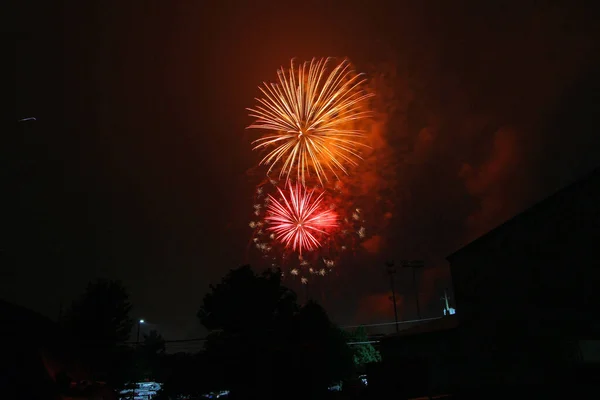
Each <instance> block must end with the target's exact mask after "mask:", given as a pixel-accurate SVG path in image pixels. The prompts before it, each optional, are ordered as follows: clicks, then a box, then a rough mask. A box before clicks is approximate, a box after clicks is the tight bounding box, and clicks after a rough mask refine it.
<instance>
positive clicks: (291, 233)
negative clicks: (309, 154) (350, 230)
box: [265, 182, 337, 254]
mask: <svg viewBox="0 0 600 400" xmlns="http://www.w3.org/2000/svg"><path fill="white" fill-rule="evenodd" d="M288 188H289V194H288V195H287V196H286V194H284V192H283V191H282V190H281V189H279V188H277V190H278V191H279V194H280V195H281V197H282V200H281V202H280V201H278V200H276V199H275V198H274V197H273V196H271V195H269V197H268V199H269V204H268V206H267V214H268V215H267V217H266V218H265V220H266V221H267V223H268V224H269V225H270V226H269V227H268V230H270V231H273V232H274V233H275V235H276V238H277V240H279V241H281V242H282V243H284V244H285V246H287V247H292V250H294V251H295V250H296V249H298V251H299V253H300V254H302V250H312V249H314V248H316V247H320V246H321V244H320V242H319V240H318V236H320V235H323V234H327V230H329V229H331V228H335V227H337V215H336V213H335V212H333V211H331V210H323V208H322V203H323V193H321V194H319V195H318V196H314V190H311V191H308V190H306V189H304V188H303V187H301V186H300V185H298V184H296V185H293V184H291V183H289V182H288Z"/></svg>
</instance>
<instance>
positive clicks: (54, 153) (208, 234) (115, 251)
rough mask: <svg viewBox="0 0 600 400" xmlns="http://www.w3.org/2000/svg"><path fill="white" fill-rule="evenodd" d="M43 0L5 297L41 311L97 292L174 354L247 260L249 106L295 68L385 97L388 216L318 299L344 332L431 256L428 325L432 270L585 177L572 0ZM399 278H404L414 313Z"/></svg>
mask: <svg viewBox="0 0 600 400" xmlns="http://www.w3.org/2000/svg"><path fill="white" fill-rule="evenodd" d="M50 3H52V2H37V3H36V2H21V3H20V7H21V10H20V11H21V13H20V15H19V17H18V19H17V25H16V26H18V27H19V32H18V35H17V40H16V78H15V94H16V107H15V110H16V115H15V116H14V122H13V121H8V122H7V125H6V126H7V127H8V128H7V130H8V131H9V132H11V134H10V135H3V136H7V137H5V138H3V145H2V158H3V161H2V163H3V164H5V162H6V164H7V167H3V168H2V169H3V171H2V173H3V182H4V184H3V189H4V190H3V192H4V193H3V197H4V198H5V199H4V200H5V201H8V202H7V203H6V204H7V205H6V206H5V207H3V210H2V214H3V216H2V222H1V225H2V243H1V244H0V254H1V257H2V262H1V265H2V266H1V269H0V271H1V276H0V297H3V298H6V299H7V300H10V301H13V302H16V303H18V304H21V305H23V306H26V307H30V308H32V309H34V310H37V311H40V312H42V313H44V314H46V315H48V316H50V317H52V318H56V317H57V315H58V312H59V305H60V304H61V301H62V302H63V303H64V304H65V305H67V304H68V303H69V302H70V301H71V300H72V299H73V298H74V297H75V296H76V295H77V294H79V293H81V292H82V291H83V290H84V287H85V284H86V283H87V282H88V281H89V280H91V279H95V278H97V277H106V278H112V279H121V280H122V281H123V282H124V283H125V284H126V286H127V287H128V288H129V290H130V292H131V300H132V302H133V303H134V306H135V309H134V317H135V318H138V317H143V318H145V319H146V320H147V321H150V322H152V323H153V324H154V325H155V326H156V327H157V328H158V329H159V330H160V331H161V332H163V334H164V336H165V337H167V338H168V339H183V338H190V337H198V336H201V335H202V334H203V331H202V329H201V328H200V326H199V323H198V321H197V319H196V317H195V314H196V311H197V310H198V308H199V306H200V304H201V300H202V297H203V295H204V293H205V292H206V289H207V287H208V284H209V283H211V282H212V283H214V282H217V281H218V280H219V279H220V278H221V277H222V276H223V275H224V274H225V273H226V271H227V270H229V269H231V268H235V267H237V266H240V265H242V264H243V263H244V262H246V260H247V250H246V249H247V245H248V241H249V239H250V235H251V230H250V229H249V227H248V222H249V220H250V217H251V212H252V207H251V206H252V196H253V190H254V186H255V185H256V182H255V181H253V180H252V179H251V178H250V177H249V175H248V173H247V171H248V170H249V169H250V168H251V167H252V166H253V165H254V164H256V163H257V162H258V160H259V154H257V153H255V152H252V151H251V147H250V141H251V140H252V138H253V134H256V132H250V131H247V130H245V129H244V128H245V126H247V125H248V124H249V123H250V122H252V121H251V119H250V118H249V117H248V116H247V112H246V111H245V107H249V106H252V105H254V100H253V99H254V97H256V96H257V95H258V94H259V92H258V89H257V86H258V85H259V84H261V83H262V82H263V81H272V80H274V79H275V77H276V75H275V71H276V69H277V68H279V67H280V66H281V65H288V64H289V60H290V59H291V58H293V57H297V58H299V59H301V60H308V59H310V58H312V57H313V56H317V57H322V56H337V57H344V56H347V57H349V58H350V59H351V60H352V62H353V63H354V64H355V65H356V66H357V68H359V69H361V70H364V71H367V72H369V73H372V74H385V77H386V82H387V85H388V86H387V93H386V96H387V97H386V98H387V99H388V100H387V101H389V103H388V119H387V125H386V134H387V135H388V138H389V142H390V143H391V145H392V146H393V150H394V154H395V158H394V163H393V166H392V167H393V169H394V171H395V180H396V182H395V186H396V188H397V190H396V191H395V193H397V198H394V199H391V200H392V201H393V202H394V204H395V207H396V212H395V213H394V218H393V219H392V221H391V225H390V226H389V228H388V229H387V231H386V232H385V234H382V235H383V237H384V240H383V241H382V243H380V244H379V246H378V249H377V251H376V252H375V253H373V254H370V255H368V256H365V257H364V258H363V259H362V260H361V265H360V266H347V268H346V269H345V270H343V273H342V274H341V275H342V276H340V277H339V278H335V279H333V278H329V279H328V280H327V281H326V282H322V283H321V284H320V285H318V292H319V294H318V296H319V298H320V299H321V300H322V301H323V302H324V303H325V305H326V306H327V308H328V310H329V312H330V314H331V317H332V318H333V320H334V321H336V322H337V323H340V324H342V325H350V324H358V323H375V322H387V321H390V320H393V316H392V307H391V303H390V302H389V300H388V296H389V293H388V292H387V290H388V280H387V277H386V275H385V273H384V265H383V262H384V261H385V260H387V259H396V260H399V259H403V258H409V259H410V258H417V259H424V260H425V261H426V264H427V269H426V270H425V271H424V272H423V274H422V275H421V276H419V281H420V292H421V299H422V303H423V304H425V305H424V306H422V308H423V309H424V310H425V311H424V316H437V315H439V314H440V311H441V304H440V301H439V297H440V296H441V295H442V294H443V289H444V288H445V287H450V288H451V282H450V277H449V271H448V266H447V264H446V262H445V261H444V257H445V256H447V255H448V254H450V253H452V252H453V251H455V250H457V249H458V248H460V247H461V246H462V245H464V244H466V243H468V242H469V241H470V240H472V239H474V238H476V237H477V236H479V235H481V234H483V233H485V232H486V231H488V230H490V229H492V228H493V227H495V226H497V225H498V224H500V223H502V222H503V221H505V220H506V219H508V218H510V217H511V216H513V215H514V214H516V213H518V212H520V211H522V210H524V209H525V208H527V207H528V206H529V205H531V204H532V203H534V202H536V201H539V200H541V199H543V198H544V197H546V196H548V195H549V194H551V193H552V192H554V191H555V190H557V189H559V188H560V187H562V186H564V185H566V184H568V183H570V182H571V181H573V180H574V179H577V178H578V177H580V176H581V175H582V174H585V173H586V172H587V171H589V170H590V169H592V168H594V167H596V166H598V165H600V139H599V137H600V135H599V134H598V131H597V120H596V119H597V116H598V115H600V113H599V111H600V106H599V102H598V93H599V92H600V85H599V83H598V73H597V71H598V65H600V64H599V61H600V57H599V54H600V37H599V35H598V34H597V32H598V29H597V26H595V24H596V23H597V21H598V19H597V18H598V14H597V13H596V12H595V10H586V9H584V8H580V9H577V8H575V7H574V6H570V5H567V4H570V3H573V2H567V1H565V2H562V3H564V4H562V5H561V2H551V3H552V5H545V4H544V2H539V1H538V2H528V1H514V2H502V5H500V4H499V3H500V2H481V1H471V2H468V1H467V2H464V1H463V2H460V1H459V2H426V3H428V4H429V5H427V6H424V5H417V4H419V3H423V2H412V5H408V4H404V3H403V2H400V1H395V2H392V4H394V6H390V5H386V4H384V3H378V2H371V1H370V2H366V1H365V2H362V1H361V2H358V1H355V2H350V1H344V2H341V3H339V4H343V5H339V4H338V5H335V4H336V3H335V2H318V3H317V2H314V3H311V2H290V4H293V5H286V3H287V2H285V1H280V2H277V3H273V4H269V5H267V3H265V2H242V1H236V2H227V1H219V2H216V1H215V2H199V1H198V2H146V1H140V2H114V3H112V2H77V1H73V2H66V3H63V4H62V5H59V6H56V5H53V4H50ZM91 3H93V4H95V6H92V5H90V4H91ZM244 3H247V4H257V3H258V4H261V5H260V6H259V5H253V6H243V5H242V4H244ZM533 3H536V5H535V6H534V5H533ZM549 3H550V2H549ZM204 4H213V5H211V6H208V5H204ZM216 4H218V5H216ZM317 4H321V5H320V6H316V5H317ZM367 4H368V5H367ZM495 4H496V5H495ZM30 116H34V117H36V118H37V121H35V122H22V123H16V120H17V119H20V118H24V117H30ZM594 117H596V118H594ZM387 167H388V168H390V166H389V165H388V166H387ZM339 268H341V269H343V268H344V266H340V267H339ZM515 279H518V277H515ZM325 283H326V284H325ZM411 285H412V281H411V275H410V273H409V272H408V271H405V272H402V273H400V274H399V275H398V288H399V291H400V296H399V297H400V314H401V317H402V318H407V319H411V318H414V317H415V312H414V306H413V305H412V303H411V301H412V298H413V297H412V292H411V291H410V290H411V287H412V286H411ZM315 291H316V290H315ZM315 296H317V293H315ZM301 298H302V297H301Z"/></svg>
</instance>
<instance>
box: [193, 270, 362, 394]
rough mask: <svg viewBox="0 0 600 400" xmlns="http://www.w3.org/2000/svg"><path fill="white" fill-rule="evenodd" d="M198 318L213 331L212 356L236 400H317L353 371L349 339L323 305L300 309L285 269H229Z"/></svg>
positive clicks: (209, 344)
mask: <svg viewBox="0 0 600 400" xmlns="http://www.w3.org/2000/svg"><path fill="white" fill-rule="evenodd" d="M198 317H199V319H200V321H201V322H202V324H203V325H204V326H205V327H206V328H207V329H209V330H210V331H211V334H210V335H209V338H208V340H207V343H206V347H205V348H206V353H205V356H206V357H207V360H208V362H209V364H210V365H211V366H212V367H213V368H212V369H213V371H217V372H215V376H222V377H224V380H223V381H222V382H221V385H222V387H223V388H226V389H230V390H231V393H232V396H239V397H250V398H256V397H255V396H259V397H260V398H268V397H281V396H282V393H285V396H286V397H288V398H289V397H290V396H292V397H294V396H298V397H300V398H314V395H316V394H317V393H324V392H326V391H327V386H328V384H330V383H331V382H333V381H335V380H338V379H342V378H343V377H344V376H346V375H348V374H350V373H351V372H352V368H353V362H352V352H351V350H350V349H349V347H348V346H347V344H346V340H345V335H344V334H343V333H342V331H341V330H340V329H339V328H338V327H336V326H335V325H334V324H333V323H331V321H330V320H329V317H328V316H327V313H326V312H325V310H324V309H323V308H322V307H321V306H319V305H318V304H316V303H314V302H309V303H308V304H306V305H305V306H304V307H299V306H298V304H297V302H296V294H295V293H294V292H292V291H291V290H289V289H288V288H286V287H285V286H283V285H282V282H281V272H280V271H273V270H267V271H265V272H263V273H260V274H257V273H255V272H254V271H252V269H251V268H250V267H249V266H244V267H241V268H238V269H236V270H232V271H230V272H229V273H228V274H227V275H226V276H225V277H224V278H223V279H222V281H221V283H219V284H218V285H216V286H213V285H211V286H210V291H209V293H208V294H207V295H206V296H205V297H204V301H203V304H202V306H201V308H200V311H199V312H198ZM219 371H220V372H219Z"/></svg>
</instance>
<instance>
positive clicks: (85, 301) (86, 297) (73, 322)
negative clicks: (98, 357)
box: [64, 280, 133, 346]
mask: <svg viewBox="0 0 600 400" xmlns="http://www.w3.org/2000/svg"><path fill="white" fill-rule="evenodd" d="M131 307H132V306H131V303H130V302H129V294H128V293H127V290H126V289H125V288H124V287H123V285H122V284H121V283H120V282H119V281H111V280H98V281H96V282H93V283H92V282H90V283H89V284H88V286H87V288H86V291H85V293H84V294H83V295H82V296H81V297H80V298H79V299H77V300H75V301H74V302H73V304H72V305H71V308H70V309H69V310H68V311H67V314H66V317H65V321H64V322H65V323H66V326H67V327H68V328H69V330H70V332H71V333H72V334H73V335H74V336H75V337H76V338H77V339H79V340H80V341H81V342H82V343H94V344H97V345H101V346H115V345H117V344H118V343H122V342H125V341H127V340H128V339H129V335H130V334H131V328H132V327H133V320H132V319H131V318H130V317H129V313H130V311H131Z"/></svg>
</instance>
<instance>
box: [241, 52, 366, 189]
mask: <svg viewBox="0 0 600 400" xmlns="http://www.w3.org/2000/svg"><path fill="white" fill-rule="evenodd" d="M329 61H330V59H320V60H316V59H313V60H312V61H311V62H310V63H309V62H306V63H304V64H302V65H299V66H297V67H296V66H294V63H293V61H292V63H291V68H290V69H289V70H288V71H286V70H284V69H283V68H281V69H280V70H279V71H277V75H278V77H279V83H271V84H267V83H264V87H260V90H261V92H262V93H263V95H264V97H263V98H261V99H256V100H257V101H258V103H259V104H258V105H257V106H256V107H255V108H248V111H250V116H251V117H254V118H256V121H255V122H254V123H253V124H252V125H250V126H249V127H248V128H254V129H261V130H264V131H267V132H274V133H267V134H266V135H265V136H264V137H262V138H260V139H258V140H255V141H254V142H253V144H254V150H258V149H266V150H267V154H266V155H265V157H264V158H263V159H262V160H261V161H260V164H261V165H262V164H265V165H269V170H268V172H267V174H269V173H270V172H271V171H272V170H273V168H274V167H275V166H279V167H280V172H279V177H280V178H282V177H283V176H286V177H287V179H289V178H290V175H291V174H292V171H294V170H296V172H297V179H298V180H299V181H301V182H303V183H305V182H306V180H305V179H306V177H307V176H308V175H310V174H311V171H312V172H313V173H314V174H315V175H316V177H317V178H318V180H319V181H320V182H321V184H323V180H328V178H327V173H326V170H328V171H330V172H331V173H333V175H334V176H335V177H336V178H339V176H338V173H339V172H340V171H341V172H343V173H345V174H347V173H348V171H347V165H352V166H354V165H356V164H357V162H356V159H360V158H361V156H360V148H361V147H362V146H366V145H365V144H364V143H363V142H362V139H363V138H364V136H365V132H364V131H362V130H359V129H354V127H355V122H356V121H358V120H360V119H363V118H365V117H367V116H368V115H369V112H367V111H364V104H365V100H367V99H368V98H369V97H371V96H372V94H369V93H365V92H364V91H363V90H362V89H361V87H362V86H363V84H364V83H365V79H362V75H361V74H356V73H354V71H352V69H351V68H350V63H349V62H348V61H347V60H344V61H342V62H341V63H339V64H338V65H336V66H335V68H333V70H332V71H331V72H330V73H329V75H327V72H328V71H327V66H328V64H329Z"/></svg>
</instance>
